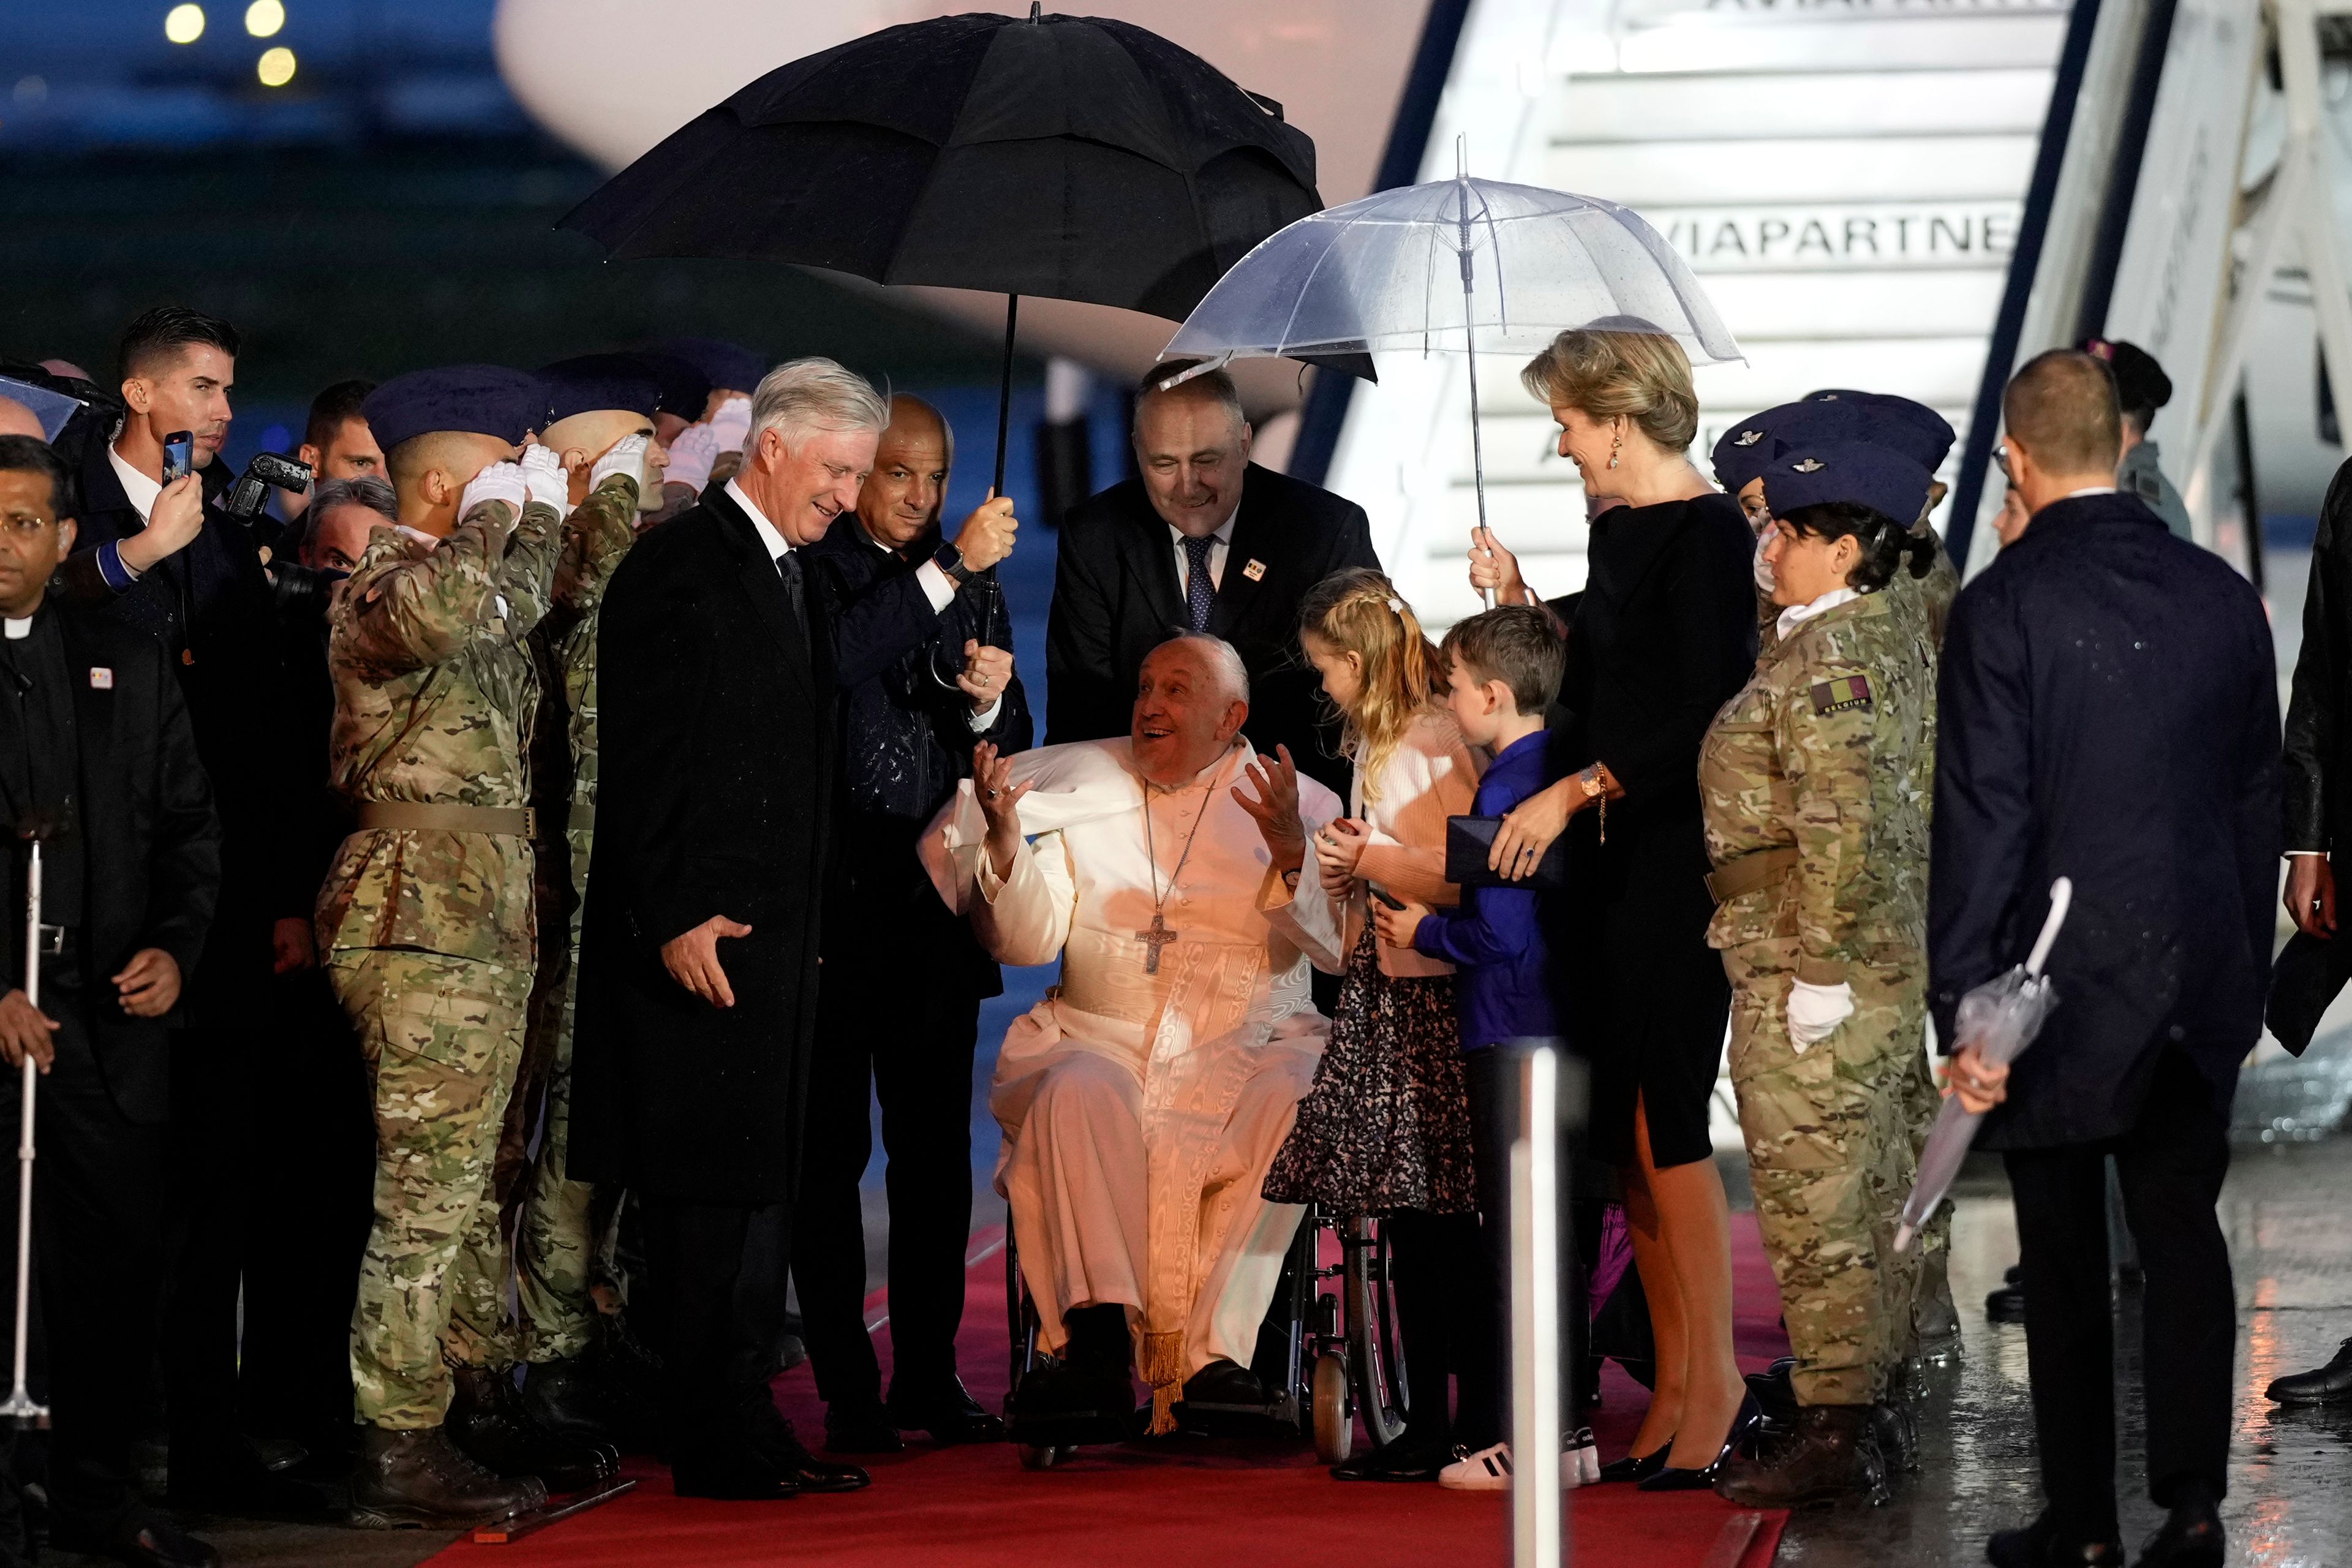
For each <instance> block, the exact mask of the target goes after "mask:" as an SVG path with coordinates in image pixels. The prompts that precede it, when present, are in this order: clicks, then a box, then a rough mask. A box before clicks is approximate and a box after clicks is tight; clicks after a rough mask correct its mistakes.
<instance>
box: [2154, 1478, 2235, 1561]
mask: <svg viewBox="0 0 2352 1568" xmlns="http://www.w3.org/2000/svg"><path fill="white" fill-rule="evenodd" d="M2226 1546H2227V1542H2226V1540H2225V1538H2224V1536H2223V1535H2222V1532H2221V1510H2220V1509H2218V1508H2216V1507H2214V1506H2213V1500H2212V1498H2211V1497H2210V1496H2208V1495H2206V1494H2204V1493H2203V1492H2202V1491H2200V1492H2199V1493H2198V1494H2197V1495H2196V1496H2193V1497H2189V1498H2184V1499H2183V1500H2180V1501H2179V1502H2177V1503H2175V1504H2174V1505H2173V1506H2172V1511H2171V1512H2170V1513H2168V1515H2166V1516H2165V1521H2164V1524H2163V1527H2162V1528H2161V1529H2159V1530H2158V1531H2157V1532H2156V1533H2155V1534H2153V1535H2151V1536H2149V1537H2148V1538H2147V1540H2146V1541H2143V1542H2140V1545H2139V1565H2138V1568H2221V1559H2222V1556H2223V1554H2224V1552H2225V1549H2226Z"/></svg>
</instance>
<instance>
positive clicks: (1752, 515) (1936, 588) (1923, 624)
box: [1715, 389, 1961, 1361]
mask: <svg viewBox="0 0 2352 1568" xmlns="http://www.w3.org/2000/svg"><path fill="white" fill-rule="evenodd" d="M1824 439H1829V440H1835V439H1845V440H1859V441H1864V442H1867V443H1869V444H1871V445H1874V446H1881V447H1889V448H1891V449H1893V450H1895V451H1896V452H1899V453H1901V454H1902V455H1903V456H1904V457H1906V458H1909V459H1911V460H1912V461H1913V462H1915V463H1916V464H1918V465H1919V467H1921V468H1925V469H1926V470H1927V472H1928V473H1929V474H1931V475H1932V474H1933V473H1935V471H1936V470H1937V468H1938V467H1939V466H1941V464H1942V463H1943V461H1944V458H1945V457H1946V456H1947V455H1948V453H1949V452H1950V451H1951V447H1952V440H1953V435H1952V427H1951V426H1950V425H1948V423H1946V422H1945V420H1944V418H1943V416H1940V415H1938V414H1937V413H1936V411H1935V410H1933V409H1931V408H1928V407H1927V406H1926V405H1923V404H1918V403H1914V402H1912V401H1911V400H1910V399H1908V398H1903V397H1892V396H1887V395H1883V394H1874V393H1863V392H1853V391H1848V390H1843V389H1831V390H1828V391H1823V392H1816V393H1812V394H1811V395H1808V396H1807V397H1806V398H1805V399H1804V400H1803V401H1801V402H1798V403H1789V404H1783V405H1780V407H1777V408H1769V409H1766V410H1765V411H1764V412H1763V413H1761V414H1759V415H1756V416H1752V417H1750V418H1748V419H1744V420H1741V421H1739V422H1738V424H1736V425H1734V426H1731V427H1730V428H1729V429H1727V430H1726V431H1725V432H1724V433H1723V436H1722V437H1721V439H1719V440H1718V441H1717V443H1716V447H1715V468H1716V474H1717V478H1718V479H1720V480H1721V481H1722V483H1723V485H1724V488H1725V489H1728V490H1730V491H1731V492H1732V493H1733V494H1734V495H1736V496H1737V497H1738V500H1739V504H1740V508H1741V510H1744V511H1746V512H1747V514H1748V521H1749V522H1750V524H1752V525H1753V526H1754V527H1755V529H1756V531H1757V533H1758V540H1757V547H1758V550H1759V566H1758V582H1757V619H1758V623H1759V625H1758V635H1757V647H1758V649H1759V657H1760V658H1770V657H1771V655H1772V652H1773V649H1774V645H1775V644H1776V643H1777V641H1778V640H1779V636H1780V633H1779V629H1778V622H1779V619H1780V605H1777V604H1775V603H1773V600H1772V586H1771V581H1770V579H1771V574H1770V572H1769V569H1767V568H1765V567H1764V566H1763V564H1762V558H1761V553H1760V552H1761V551H1762V548H1763V545H1764V542H1765V537H1766V535H1767V533H1768V531H1769V529H1770V527H1771V522H1772V513H1771V510H1770V508H1769V507H1768V506H1767V505H1766V504H1765V501H1764V467H1765V465H1766V463H1767V462H1768V461H1769V459H1770V458H1772V457H1773V456H1774V454H1775V453H1777V452H1778V451H1779V449H1780V447H1781V446H1783V445H1785V444H1789V443H1792V442H1797V441H1802V440H1824ZM1943 499H1944V487H1943V485H1942V484H1941V483H1940V482H1935V481H1931V482H1930V484H1929V487H1928V491H1927V501H1926V504H1925V505H1924V506H1922V507H1921V509H1920V510H1919V514H1918V517H1917V519H1916V521H1914V522H1913V523H1912V525H1911V530H1910V532H1911V536H1912V539H1913V540H1914V541H1915V542H1916V547H1915V549H1914V550H1913V552H1911V560H1910V563H1909V564H1908V565H1907V566H1906V567H1905V568H1904V569H1902V570H1900V571H1897V572H1896V573H1895V578H1894V581H1892V582H1890V583H1889V584H1887V585H1886V590H1885V591H1886V594H1887V595H1888V598H1889V599H1890V600H1891V601H1892V608H1893V609H1894V610H1895V612H1896V613H1898V614H1900V615H1902V616H1906V617H1908V618H1909V619H1910V621H1911V623H1912V624H1913V626H1914V627H1915V628H1916V631H1917V632H1918V634H1919V635H1920V636H1921V637H1924V638H1925V639H1926V640H1927V643H1928V645H1929V647H1931V648H1932V647H1941V646H1942V645H1943V640H1944V623H1945V621H1946V620H1947V619H1948V617H1949V616H1950V615H1951V610H1952V600H1953V599H1954V598H1955V597H1957V596H1958V594H1959V591H1960V574H1959V571H1958V567H1957V566H1956V565H1955V563H1953V561H1952V558H1951V556H1950V554H1949V553H1948V552H1946V551H1945V550H1944V549H1943V548H1942V544H1941V542H1940V541H1938V540H1937V537H1936V532H1935V530H1934V528H1933V527H1932V526H1931V525H1930V524H1929V522H1928V521H1927V517H1928V514H1929V513H1930V512H1932V511H1934V510H1935V509H1936V508H1937V506H1938V505H1939V504H1941V503H1942V501H1943ZM1920 765H1921V766H1922V767H1923V768H1925V769H1927V770H1928V772H1927V773H1924V774H1923V775H1922V777H1921V780H1920V787H1921V788H1922V790H1924V791H1927V792H1928V793H1929V794H1930V795H1931V796H1932V788H1931V784H1932V773H1933V766H1934V758H1933V756H1932V755H1930V756H1928V757H1926V758H1923V759H1922V761H1921V764H1920ZM1903 1104H1904V1112H1905V1119H1906V1121H1907V1122H1908V1124H1909V1127H1910V1132H1911V1138H1910V1143H1911V1157H1910V1159H1909V1160H1907V1161H1906V1162H1904V1163H1902V1164H1901V1165H1900V1166H1899V1167H1898V1168H1896V1169H1895V1170H1892V1171H1890V1172H1888V1173H1886V1180H1885V1182H1884V1183H1883V1184H1882V1187H1883V1190H1882V1193H1881V1197H1882V1200H1883V1201H1884V1202H1885V1204H1886V1205H1887V1207H1888V1212H1889V1213H1893V1212H1895V1211H1896V1210H1899V1209H1900V1208H1901V1206H1902V1205H1903V1203H1904V1201H1905V1200H1906V1198H1908V1197H1909V1196H1910V1194H1911V1184H1912V1177H1913V1175H1914V1174H1915V1173H1916V1171H1917V1169H1918V1156H1919V1153H1920V1152H1921V1151H1922V1150H1924V1149H1925V1148H1926V1147H1927V1135H1928V1133H1929V1132H1930V1131H1932V1130H1933V1129H1934V1127H1935V1123H1936V1116H1937V1112H1938V1111H1939V1110H1942V1108H1943V1096H1942V1094H1941V1092H1940V1091H1939V1090H1938V1089H1937V1085H1936V1075H1935V1069H1934V1068H1932V1067H1930V1066H1929V1065H1928V1060H1927V1047H1926V1044H1925V1042H1924V1040H1923V1041H1922V1043H1921V1045H1920V1047H1919V1048H1918V1049H1917V1050H1916V1051H1914V1052H1911V1053H1909V1054H1908V1056H1907V1057H1906V1060H1905V1062H1904V1068H1903ZM1951 1241H1952V1205H1950V1204H1949V1203H1948V1202H1947V1203H1945V1204H1943V1205H1939V1206H1938V1207H1937V1211H1936V1214H1935V1215H1934V1217H1933V1218H1931V1219H1930V1220H1929V1222H1928V1224H1927V1226H1926V1228H1925V1229H1924V1230H1922V1232H1921V1233H1920V1240H1919V1259H1918V1263H1919V1266H1918V1268H1917V1271H1916V1289H1915V1290H1914V1292H1913V1295H1912V1299H1911V1300H1910V1301H1909V1302H1907V1303H1906V1305H1905V1308H1904V1312H1905V1315H1906V1317H1907V1318H1908V1320H1909V1321H1910V1324H1911V1332H1910V1336H1909V1344H1908V1346H1907V1350H1908V1353H1909V1354H1911V1355H1913V1356H1916V1357H1920V1358H1922V1359H1925V1360H1930V1361H1942V1360H1948V1359H1950V1358H1953V1357H1956V1356H1958V1354H1959V1352H1960V1348H1961V1347H1960V1318H1959V1312H1958V1309H1957V1308H1955V1307H1954V1306H1953V1304H1952V1288H1951V1279H1950V1273H1949V1269H1948V1262H1949V1260H1950V1257H1951Z"/></svg>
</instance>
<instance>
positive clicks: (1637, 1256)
mask: <svg viewBox="0 0 2352 1568" xmlns="http://www.w3.org/2000/svg"><path fill="white" fill-rule="evenodd" d="M1640 1116H1641V1111H1640V1101H1639V1100H1636V1101H1635V1110H1634V1117H1635V1123H1636V1132H1635V1139H1636V1149H1637V1156H1636V1157H1637V1160H1638V1162H1639V1163H1636V1164H1634V1165H1630V1166H1627V1167H1626V1168H1625V1169H1624V1170H1622V1171H1621V1172H1620V1173H1619V1175H1620V1177H1621V1181H1622V1186H1623V1188H1624V1192H1625V1228H1626V1230H1627V1231H1628V1232H1629V1233H1630V1234H1631V1235H1632V1237H1633V1268H1634V1269H1635V1271H1636V1272H1638V1273H1639V1274H1640V1275H1641V1277H1642V1294H1643V1296H1644V1297H1645V1298H1647V1299H1648V1301H1649V1304H1650V1338H1651V1341H1652V1342H1653V1343H1654V1346H1655V1354H1656V1356H1657V1362H1656V1367H1657V1372H1656V1377H1657V1384H1656V1386H1655V1387H1654V1389H1652V1391H1651V1394H1650V1408H1649V1410H1648V1411H1647V1412H1646V1413H1644V1414H1643V1417H1642V1427H1641V1430H1640V1431H1638V1432H1636V1433H1634V1434H1633V1448H1632V1450H1631V1451H1632V1452H1633V1454H1634V1455H1635V1456H1637V1457H1639V1458H1648V1457H1649V1456H1650V1455H1652V1454H1654V1453H1656V1452H1657V1451H1658V1450H1659V1449H1661V1448H1663V1447H1665V1446H1666V1445H1667V1444H1669V1443H1671V1442H1673V1441H1674V1439H1675V1428H1676V1427H1678V1426H1681V1425H1682V1419H1683V1394H1684V1387H1685V1374H1684V1368H1685V1365H1686V1363H1687V1361H1688V1357H1687V1356H1686V1355H1685V1351H1684V1327H1683V1294H1682V1286H1681V1284H1680V1283H1679V1282H1678V1281H1677V1280H1676V1279H1675V1264H1674V1256H1673V1254H1672V1253H1671V1252H1669V1251H1668V1250H1667V1247H1666V1240H1665V1237H1664V1235H1662V1234H1661V1233H1660V1229H1659V1217H1658V1205H1657V1201H1656V1199H1655V1197H1654V1195H1653V1194H1652V1192H1651V1190H1650V1183H1649V1177H1648V1175H1647V1174H1646V1173H1645V1172H1644V1170H1643V1166H1645V1165H1646V1164H1647V1163H1648V1151H1649V1142H1650V1140H1649V1134H1648V1133H1647V1132H1646V1131H1642V1130H1641V1129H1640Z"/></svg>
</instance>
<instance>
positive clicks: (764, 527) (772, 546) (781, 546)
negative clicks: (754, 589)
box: [727, 479, 796, 561]
mask: <svg viewBox="0 0 2352 1568" xmlns="http://www.w3.org/2000/svg"><path fill="white" fill-rule="evenodd" d="M727 494H728V496H729V498H730V499H731V500H733V501H734V502H735V504H736V505H737V506H740V507H741V508H742V509H743V515H744V516H745V517H748V518H750V519H751V531H753V532H755V533H757V534H758V535H759V536H760V542H761V544H763V545H766V546H767V549H768V559H769V560H771V561H782V559H783V558H784V557H785V556H787V555H789V554H791V553H792V552H793V550H794V549H795V548H796V546H794V545H793V542H792V541H791V540H789V539H786V538H785V537H784V536H783V533H782V531H781V530H779V529H778V528H777V527H776V525H775V524H774V523H772V522H770V521H768V514H767V513H766V512H764V511H761V510H760V508H759V506H758V504H757V503H756V502H754V501H753V500H751V497H750V496H748V495H745V494H744V493H743V487H742V486H741V485H739V484H737V483H736V482H735V481H734V480H733V479H729V480H728V481H727Z"/></svg>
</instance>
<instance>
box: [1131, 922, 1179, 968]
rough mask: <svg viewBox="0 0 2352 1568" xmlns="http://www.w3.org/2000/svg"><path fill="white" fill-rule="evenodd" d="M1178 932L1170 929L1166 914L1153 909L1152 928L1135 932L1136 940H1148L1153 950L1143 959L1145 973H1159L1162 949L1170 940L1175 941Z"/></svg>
mask: <svg viewBox="0 0 2352 1568" xmlns="http://www.w3.org/2000/svg"><path fill="white" fill-rule="evenodd" d="M1177 934H1178V933H1177V932H1175V931H1170V930H1169V929H1168V917H1167V916H1166V915H1165V914H1163V913H1161V912H1160V910H1152V911H1151V927H1150V930H1148V931H1137V932H1136V933H1135V940H1136V941H1138V942H1147V943H1149V944H1150V948H1151V952H1150V953H1149V954H1147V955H1146V956H1145V958H1144V960H1143V973H1146V974H1157V973H1160V949H1161V948H1163V947H1166V946H1167V945H1168V944H1169V943H1170V942H1174V941H1175V940H1176V937H1177Z"/></svg>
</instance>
